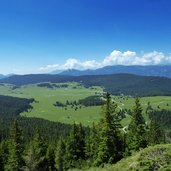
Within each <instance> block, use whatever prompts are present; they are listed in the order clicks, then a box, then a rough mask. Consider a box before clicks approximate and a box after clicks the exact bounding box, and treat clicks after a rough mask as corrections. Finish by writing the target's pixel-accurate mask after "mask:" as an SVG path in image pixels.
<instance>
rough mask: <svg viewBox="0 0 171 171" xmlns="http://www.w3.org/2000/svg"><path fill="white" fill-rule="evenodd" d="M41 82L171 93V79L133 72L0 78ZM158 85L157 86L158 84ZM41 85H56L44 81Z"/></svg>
mask: <svg viewBox="0 0 171 171" xmlns="http://www.w3.org/2000/svg"><path fill="white" fill-rule="evenodd" d="M41 82H51V83H65V82H78V83H81V84H82V85H83V86H85V87H91V86H101V87H104V89H105V91H106V92H109V93H111V94H113V95H120V94H124V95H132V96H137V95H138V96H155V95H171V90H170V87H171V79H169V78H165V77H154V76H138V75H131V74H113V75H96V76H95V75H91V76H90V75H87V76H65V75H50V74H31V75H14V76H11V77H8V78H4V79H0V83H10V84H14V85H16V86H21V85H25V84H34V83H41ZM156 85H157V86H156ZM39 86H46V87H51V88H52V87H54V85H53V86H51V85H49V84H46V83H43V84H39Z"/></svg>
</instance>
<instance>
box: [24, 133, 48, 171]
mask: <svg viewBox="0 0 171 171" xmlns="http://www.w3.org/2000/svg"><path fill="white" fill-rule="evenodd" d="M45 155H46V147H45V144H44V143H43V139H42V137H41V136H40V134H39V132H38V131H37V133H36V135H35V137H34V139H33V141H32V142H31V144H30V147H29V149H28V151H27V154H26V156H25V162H26V166H25V170H28V171H29V170H31V171H46V169H47V166H46V160H45V159H46V158H45Z"/></svg>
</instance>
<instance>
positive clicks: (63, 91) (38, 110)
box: [0, 83, 171, 125]
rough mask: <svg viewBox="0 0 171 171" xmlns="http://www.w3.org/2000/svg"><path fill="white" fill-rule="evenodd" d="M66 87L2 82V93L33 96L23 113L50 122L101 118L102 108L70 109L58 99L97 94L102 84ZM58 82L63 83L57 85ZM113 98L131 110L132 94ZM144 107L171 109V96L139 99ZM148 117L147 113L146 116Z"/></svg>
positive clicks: (70, 122) (126, 123)
mask: <svg viewBox="0 0 171 171" xmlns="http://www.w3.org/2000/svg"><path fill="white" fill-rule="evenodd" d="M67 84H68V87H67V88H53V89H50V88H46V87H38V86H37V85H36V84H30V85H24V86H21V87H19V88H15V89H13V85H9V84H4V85H2V84H0V94H1V95H8V96H14V97H21V98H34V99H35V100H36V102H34V103H32V106H33V109H32V110H30V111H28V112H24V113H22V114H21V115H22V116H26V117H38V118H44V119H48V120H51V121H59V122H63V123H69V124H72V123H74V122H76V123H79V122H82V123H83V124H84V125H92V122H97V121H98V120H99V119H100V117H101V107H97V106H94V107H83V106H82V107H81V108H79V109H78V110H75V108H71V106H68V107H67V109H65V108H62V107H55V106H54V105H53V104H54V103H55V102H56V101H59V102H62V103H65V102H66V100H68V101H75V100H76V101H77V100H79V99H83V98H85V97H88V96H92V95H95V93H96V92H99V91H102V88H101V87H91V88H85V87H83V86H81V85H80V84H78V83H67ZM56 85H60V84H57V83H56ZM113 100H114V101H115V102H116V103H117V104H118V109H124V108H127V109H132V107H133V106H134V98H133V97H129V96H113ZM140 100H141V104H142V107H143V109H144V110H145V109H146V107H147V104H148V102H150V104H151V106H152V107H153V108H154V109H171V97H169V96H154V97H143V98H141V99H140ZM144 116H145V115H144ZM145 117H146V119H147V120H148V117H147V116H145ZM130 120H131V116H129V115H127V117H126V118H125V119H123V121H122V124H123V125H128V123H129V122H130Z"/></svg>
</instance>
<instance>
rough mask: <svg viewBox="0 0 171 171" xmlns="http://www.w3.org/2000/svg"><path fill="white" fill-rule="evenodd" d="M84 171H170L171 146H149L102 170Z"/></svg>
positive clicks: (93, 168)
mask: <svg viewBox="0 0 171 171" xmlns="http://www.w3.org/2000/svg"><path fill="white" fill-rule="evenodd" d="M81 170H85V171H153V170H160V171H171V144H163V145H156V146H151V147H148V148H145V149H142V150H141V151H140V152H137V153H135V154H133V155H132V156H130V157H127V158H124V159H122V160H121V161H119V162H118V163H116V164H113V165H105V166H104V167H103V168H97V167H92V168H89V169H81ZM81 170H79V169H73V170H72V171H81Z"/></svg>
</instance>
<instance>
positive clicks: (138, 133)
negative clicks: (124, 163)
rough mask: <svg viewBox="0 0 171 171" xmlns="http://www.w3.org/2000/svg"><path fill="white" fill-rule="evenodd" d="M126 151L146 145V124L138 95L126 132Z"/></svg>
mask: <svg viewBox="0 0 171 171" xmlns="http://www.w3.org/2000/svg"><path fill="white" fill-rule="evenodd" d="M126 142H127V149H126V151H127V153H128V154H130V153H131V151H137V150H139V149H140V148H144V147H146V146H147V138H146V125H145V120H144V118H143V116H142V107H141V104H140V100H139V98H138V97H136V98H135V106H134V107H133V114H132V120H131V123H130V125H129V129H128V133H127V140H126Z"/></svg>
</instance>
